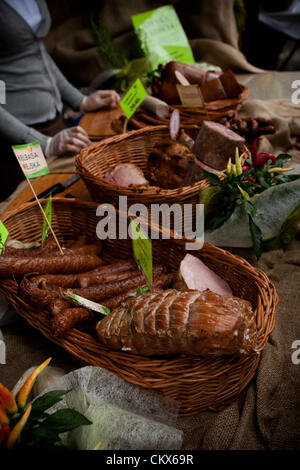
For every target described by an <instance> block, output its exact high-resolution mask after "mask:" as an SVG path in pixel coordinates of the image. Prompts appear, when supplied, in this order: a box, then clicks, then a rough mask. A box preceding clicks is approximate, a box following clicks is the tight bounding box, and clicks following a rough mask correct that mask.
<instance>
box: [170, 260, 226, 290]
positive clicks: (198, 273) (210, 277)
mask: <svg viewBox="0 0 300 470" xmlns="http://www.w3.org/2000/svg"><path fill="white" fill-rule="evenodd" d="M180 283H181V287H182V288H184V289H186V288H188V289H194V290H198V291H205V290H206V289H209V290H210V291H212V292H215V293H216V294H220V295H232V290H231V289H230V287H229V285H228V284H227V282H225V281H224V280H223V279H222V278H221V277H220V276H218V275H217V274H216V273H215V272H214V271H212V270H211V269H210V268H208V267H207V266H206V265H205V264H204V263H203V261H201V260H200V259H199V258H196V256H192V255H190V254H187V255H186V256H185V257H184V258H183V260H182V261H181V263H180V268H179V283H177V287H180Z"/></svg>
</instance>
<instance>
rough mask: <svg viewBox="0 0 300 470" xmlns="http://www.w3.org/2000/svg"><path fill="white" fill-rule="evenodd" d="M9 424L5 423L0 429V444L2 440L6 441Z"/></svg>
mask: <svg viewBox="0 0 300 470" xmlns="http://www.w3.org/2000/svg"><path fill="white" fill-rule="evenodd" d="M9 431H10V429H9V425H8V424H6V425H5V426H2V428H1V429H0V446H1V444H2V442H4V441H6V440H7V438H8V436H9Z"/></svg>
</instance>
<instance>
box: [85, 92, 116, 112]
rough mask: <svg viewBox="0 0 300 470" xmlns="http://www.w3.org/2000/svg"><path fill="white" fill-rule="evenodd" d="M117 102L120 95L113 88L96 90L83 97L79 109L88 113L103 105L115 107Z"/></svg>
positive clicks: (103, 106)
mask: <svg viewBox="0 0 300 470" xmlns="http://www.w3.org/2000/svg"><path fill="white" fill-rule="evenodd" d="M119 103H120V97H119V95H118V93H117V92H116V91H115V90H98V91H95V92H94V93H92V94H91V95H89V96H85V97H84V98H83V100H82V101H81V103H80V110H81V111H83V112H84V113H89V112H90V111H97V110H98V109H101V108H105V107H109V108H116V107H117V106H118V104H119Z"/></svg>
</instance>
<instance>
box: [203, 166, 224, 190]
mask: <svg viewBox="0 0 300 470" xmlns="http://www.w3.org/2000/svg"><path fill="white" fill-rule="evenodd" d="M203 172H204V176H205V178H206V179H207V181H208V182H209V183H210V184H212V185H213V186H217V185H218V184H221V180H220V178H219V177H218V176H217V175H215V174H214V173H210V172H209V171H206V170H203Z"/></svg>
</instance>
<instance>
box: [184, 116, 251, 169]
mask: <svg viewBox="0 0 300 470" xmlns="http://www.w3.org/2000/svg"><path fill="white" fill-rule="evenodd" d="M244 145H245V139H244V138H243V137H241V136H240V135H238V134H236V133H235V132H233V131H231V130H230V129H227V128H226V127H225V126H223V125H222V124H219V123H218V122H213V121H203V123H202V125H201V128H200V131H199V133H198V135H197V137H196V140H195V143H194V146H193V149H192V150H193V152H194V154H195V155H196V157H197V159H199V160H201V161H202V162H203V163H205V164H206V165H209V166H211V167H213V168H215V169H217V170H224V168H226V165H227V162H228V159H229V158H232V159H233V158H234V155H235V150H236V147H238V149H239V150H240V151H243V148H244Z"/></svg>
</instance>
